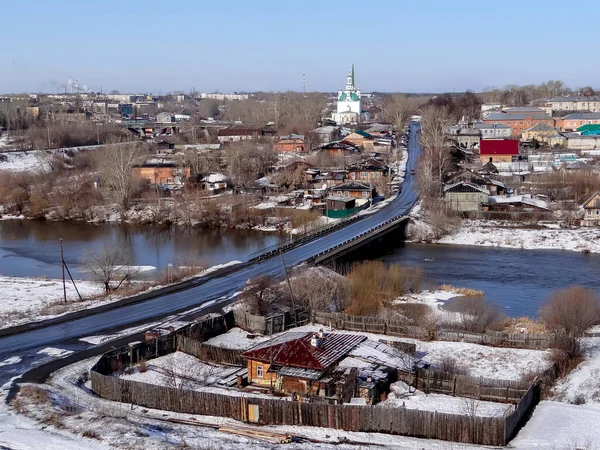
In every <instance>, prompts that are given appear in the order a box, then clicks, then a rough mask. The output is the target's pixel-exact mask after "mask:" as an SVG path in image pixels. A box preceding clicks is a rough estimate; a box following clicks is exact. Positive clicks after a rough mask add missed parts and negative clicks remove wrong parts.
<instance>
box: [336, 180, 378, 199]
mask: <svg viewBox="0 0 600 450" xmlns="http://www.w3.org/2000/svg"><path fill="white" fill-rule="evenodd" d="M331 193H332V194H333V195H334V196H337V197H352V198H356V199H359V198H360V199H373V198H375V197H376V195H377V191H376V189H375V185H374V184H371V183H361V182H359V181H348V182H346V183H342V184H340V185H339V186H336V187H334V188H333V189H331Z"/></svg>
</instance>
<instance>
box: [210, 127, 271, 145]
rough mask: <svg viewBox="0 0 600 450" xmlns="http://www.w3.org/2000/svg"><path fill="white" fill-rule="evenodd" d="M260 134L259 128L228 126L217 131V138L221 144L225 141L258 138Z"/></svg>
mask: <svg viewBox="0 0 600 450" xmlns="http://www.w3.org/2000/svg"><path fill="white" fill-rule="evenodd" d="M261 136H262V129H260V128H243V127H235V126H232V127H228V128H222V129H220V130H219V131H218V132H217V139H218V140H219V142H220V143H221V144H223V143H225V142H236V141H244V140H248V139H259V138H260V137H261Z"/></svg>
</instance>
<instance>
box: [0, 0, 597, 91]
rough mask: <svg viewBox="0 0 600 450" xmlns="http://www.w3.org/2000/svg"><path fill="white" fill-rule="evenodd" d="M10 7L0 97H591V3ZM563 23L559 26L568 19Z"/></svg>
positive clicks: (4, 14)
mask: <svg viewBox="0 0 600 450" xmlns="http://www.w3.org/2000/svg"><path fill="white" fill-rule="evenodd" d="M577 8H578V10H580V11H585V13H584V16H583V17H581V18H580V19H577V18H576V17H577V14H575V12H574V11H573V9H571V8H570V7H569V5H568V4H567V3H565V2H564V1H560V2H559V1H554V0H546V1H542V0H520V1H514V0H504V1H496V2H482V1H471V0H455V1H453V2H451V1H443V0H429V1H426V0H420V1H419V0H415V1H412V2H408V1H404V0H389V1H388V0H371V1H364V0H363V1H354V0H348V1H338V0H303V1H301V2H295V1H289V0H279V1H270V0H255V1H242V0H225V1H223V0H221V1H219V0H214V1H213V0H194V1H188V0H179V1H166V0H164V1H154V0H148V1H144V2H138V1H125V0H121V1H113V0H105V1H101V0H88V1H81V0H80V1H74V0H58V1H49V0H19V1H10V2H9V1H5V2H2V5H0V19H1V21H0V23H1V26H0V43H1V44H0V92H23V91H30V92H37V91H45V92H56V90H57V86H60V85H64V84H65V83H66V81H67V79H68V78H72V79H73V80H75V79H77V80H78V81H79V83H80V85H84V84H85V85H88V86H90V87H91V88H92V89H94V90H99V89H100V86H102V87H103V90H104V91H109V90H112V89H117V90H120V91H123V92H125V91H136V92H152V93H155V94H156V93H159V92H162V93H166V92H169V91H173V90H183V91H186V92H188V91H190V90H191V89H192V87H193V88H195V89H196V90H197V91H201V92H203V91H211V92H212V91H215V90H219V91H221V92H229V91H233V90H265V91H281V90H288V89H290V90H301V89H302V74H303V73H305V74H306V84H307V90H320V91H323V90H327V91H334V90H337V89H338V88H339V87H341V86H342V85H343V83H344V81H345V75H346V73H347V70H348V68H349V67H350V65H351V63H353V62H354V63H355V65H356V81H357V84H358V85H359V87H360V88H361V89H362V90H363V91H372V90H380V91H404V92H424V91H425V92H442V91H452V90H454V89H456V90H457V91H461V90H465V89H472V90H476V91H479V90H481V89H482V88H484V87H485V86H489V85H495V86H503V85H506V84H511V83H514V84H530V83H539V82H542V81H545V80H548V79H562V80H564V81H565V82H566V83H567V84H568V85H569V86H571V87H573V88H577V87H581V86H585V85H592V86H595V87H600V80H598V78H599V77H598V75H597V74H598V73H600V60H599V59H598V58H596V57H594V56H593V54H592V52H590V50H589V49H590V48H594V47H595V46H596V44H597V41H598V32H597V27H596V26H595V25H594V24H593V22H594V19H593V18H594V17H597V16H598V13H600V2H598V1H592V0H589V1H587V0H584V1H580V2H579V3H577ZM567 18H570V19H569V20H565V19H567Z"/></svg>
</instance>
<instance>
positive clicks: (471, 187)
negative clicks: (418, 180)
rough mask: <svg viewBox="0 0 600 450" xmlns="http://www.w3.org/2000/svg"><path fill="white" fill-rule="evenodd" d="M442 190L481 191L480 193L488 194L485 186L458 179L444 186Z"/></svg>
mask: <svg viewBox="0 0 600 450" xmlns="http://www.w3.org/2000/svg"><path fill="white" fill-rule="evenodd" d="M444 192H481V193H482V194H489V192H488V191H487V189H486V188H484V187H482V186H477V185H476V184H473V183H468V182H466V181H459V182H457V183H454V184H450V185H448V186H444Z"/></svg>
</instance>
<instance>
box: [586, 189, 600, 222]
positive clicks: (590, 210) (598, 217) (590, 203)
mask: <svg viewBox="0 0 600 450" xmlns="http://www.w3.org/2000/svg"><path fill="white" fill-rule="evenodd" d="M583 210H584V215H583V222H582V225H583V226H586V227H596V226H598V225H600V191H596V192H595V193H594V195H592V196H591V197H590V198H588V199H587V200H586V201H585V202H583Z"/></svg>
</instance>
